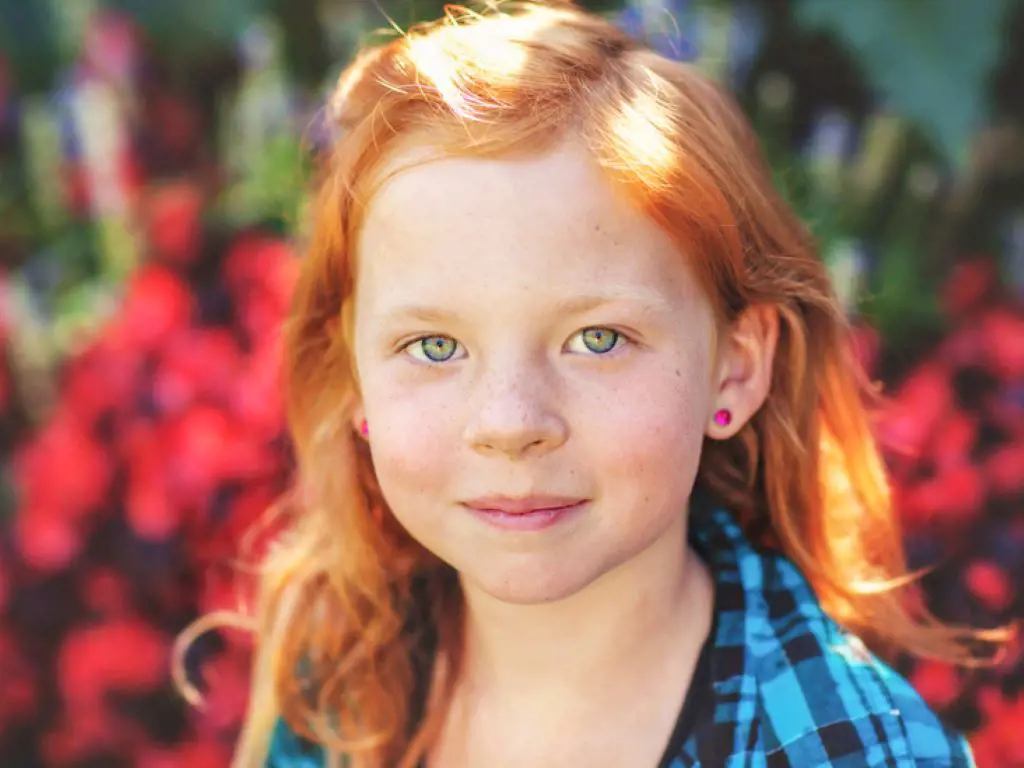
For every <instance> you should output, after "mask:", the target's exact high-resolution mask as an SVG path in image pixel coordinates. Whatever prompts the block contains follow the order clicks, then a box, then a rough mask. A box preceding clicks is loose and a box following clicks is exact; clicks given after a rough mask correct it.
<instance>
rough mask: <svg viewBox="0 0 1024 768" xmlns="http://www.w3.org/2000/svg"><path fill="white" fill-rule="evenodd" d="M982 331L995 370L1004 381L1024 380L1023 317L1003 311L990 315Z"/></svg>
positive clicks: (1009, 311) (998, 310) (1001, 309)
mask: <svg viewBox="0 0 1024 768" xmlns="http://www.w3.org/2000/svg"><path fill="white" fill-rule="evenodd" d="M982 327H983V338H984V340H985V348H986V351H987V353H988V359H989V362H990V365H991V367H992V370H993V371H994V372H995V373H996V374H997V375H999V376H1001V377H1002V378H1003V380H1005V381H1014V382H1020V381H1022V380H1024V316H1022V315H1021V314H1020V313H1019V312H1014V311H1012V310H1011V309H1009V308H1008V307H1002V308H1000V309H996V310H993V311H992V312H990V313H989V314H988V315H987V316H986V317H985V319H984V320H983V326H982Z"/></svg>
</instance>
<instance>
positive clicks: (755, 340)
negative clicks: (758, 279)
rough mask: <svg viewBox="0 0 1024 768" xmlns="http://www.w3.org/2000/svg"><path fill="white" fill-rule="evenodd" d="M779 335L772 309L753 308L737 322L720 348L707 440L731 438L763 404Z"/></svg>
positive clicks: (744, 313)
mask: <svg viewBox="0 0 1024 768" xmlns="http://www.w3.org/2000/svg"><path fill="white" fill-rule="evenodd" d="M778 334H779V316H778V311H777V310H776V309H775V307H772V306H765V305H759V306H752V307H749V308H748V309H747V310H746V311H744V312H743V314H742V315H740V317H739V318H737V320H736V322H735V323H734V324H733V327H732V330H731V332H730V333H729V335H728V338H727V340H726V344H725V345H724V346H723V348H722V357H721V358H720V367H719V370H720V372H721V373H720V377H719V381H718V390H717V395H716V397H715V398H714V400H713V402H712V407H713V409H714V410H713V411H712V414H710V415H709V423H708V429H707V433H706V434H707V436H708V437H710V438H712V439H714V440H727V439H729V438H731V437H732V436H733V435H735V434H736V433H737V432H739V431H740V430H741V429H742V428H743V426H744V425H745V424H746V423H747V422H748V421H749V420H750V419H751V418H752V417H753V416H754V414H755V413H757V411H758V410H759V409H760V408H761V406H762V405H763V404H764V401H765V399H766V398H767V397H768V392H769V389H770V388H771V380H772V368H773V364H774V360H775V347H776V345H777V343H778Z"/></svg>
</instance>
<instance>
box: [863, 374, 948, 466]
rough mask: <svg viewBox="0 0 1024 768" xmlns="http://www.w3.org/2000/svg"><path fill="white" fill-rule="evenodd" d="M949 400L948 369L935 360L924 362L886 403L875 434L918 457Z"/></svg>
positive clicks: (943, 414) (945, 410) (946, 408)
mask: <svg viewBox="0 0 1024 768" xmlns="http://www.w3.org/2000/svg"><path fill="white" fill-rule="evenodd" d="M952 403H953V388H952V384H951V383H950V374H949V370H948V369H947V368H946V367H945V366H944V365H942V364H940V363H938V362H936V361H932V362H927V363H924V364H923V365H921V366H920V367H919V368H917V369H916V370H915V371H914V372H913V373H911V374H910V376H909V377H908V378H907V379H906V380H905V381H904V382H903V384H902V385H901V386H900V388H899V389H898V390H897V392H896V393H895V395H894V396H893V398H892V400H891V401H890V402H889V404H888V406H887V408H886V410H885V413H884V416H883V418H882V421H881V423H880V424H879V437H880V439H881V440H882V441H883V442H884V443H885V444H886V445H887V446H891V447H892V448H894V449H895V450H898V451H900V452H905V453H908V454H909V455H911V456H919V455H920V454H921V452H922V451H923V449H924V447H925V445H926V443H927V441H928V440H929V439H930V438H931V436H932V434H933V432H934V430H935V427H936V426H937V424H938V423H939V421H940V419H942V418H943V417H944V416H945V414H946V413H947V412H948V411H949V409H950V408H951V407H952Z"/></svg>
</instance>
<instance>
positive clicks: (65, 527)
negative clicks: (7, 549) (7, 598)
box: [14, 506, 83, 572]
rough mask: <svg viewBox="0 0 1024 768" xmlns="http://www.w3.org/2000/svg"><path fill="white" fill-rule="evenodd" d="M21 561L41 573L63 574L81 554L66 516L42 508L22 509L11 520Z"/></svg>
mask: <svg viewBox="0 0 1024 768" xmlns="http://www.w3.org/2000/svg"><path fill="white" fill-rule="evenodd" d="M14 540H15V542H16V543H17V547H18V553H19V554H20V555H21V559H22V560H23V561H24V562H25V563H26V564H27V565H29V566H30V567H32V568H34V569H36V570H39V571H43V572H56V571H63V570H65V569H66V568H68V567H69V566H70V565H71V564H72V562H74V560H75V558H76V557H78V554H79V553H80V552H81V551H82V544H83V542H82V537H81V534H80V533H79V531H78V530H77V528H76V526H75V525H74V524H73V523H72V522H71V521H70V520H68V518H67V517H65V516H63V515H59V514H56V513H54V512H53V511H52V510H49V509H46V508H44V507H25V506H22V507H21V508H20V509H19V510H18V514H17V515H16V516H15V518H14Z"/></svg>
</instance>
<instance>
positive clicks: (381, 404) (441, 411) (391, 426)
mask: <svg viewBox="0 0 1024 768" xmlns="http://www.w3.org/2000/svg"><path fill="white" fill-rule="evenodd" d="M366 405H367V409H366V410H367V414H368V417H369V418H370V419H371V421H370V430H371V439H370V446H371V448H372V452H373V460H374V466H375V468H376V471H377V475H378V478H379V479H380V482H381V484H382V486H383V487H384V491H385V493H387V491H388V488H389V486H390V487H392V488H395V489H400V490H401V491H402V492H403V493H421V492H427V491H430V490H431V489H437V488H439V487H442V486H444V485H445V483H447V482H448V480H449V478H450V476H451V474H452V471H453V470H452V466H453V457H454V456H455V455H456V449H457V445H456V444H455V443H456V442H457V437H458V430H457V426H456V424H455V418H454V413H453V412H452V409H451V403H450V401H447V400H446V399H445V398H444V397H438V396H435V397H430V396H424V393H423V392H418V393H410V391H408V390H402V389H395V388H391V389H380V390H378V391H377V393H376V394H375V396H374V397H373V398H372V402H369V401H368V402H367V404H366Z"/></svg>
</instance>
